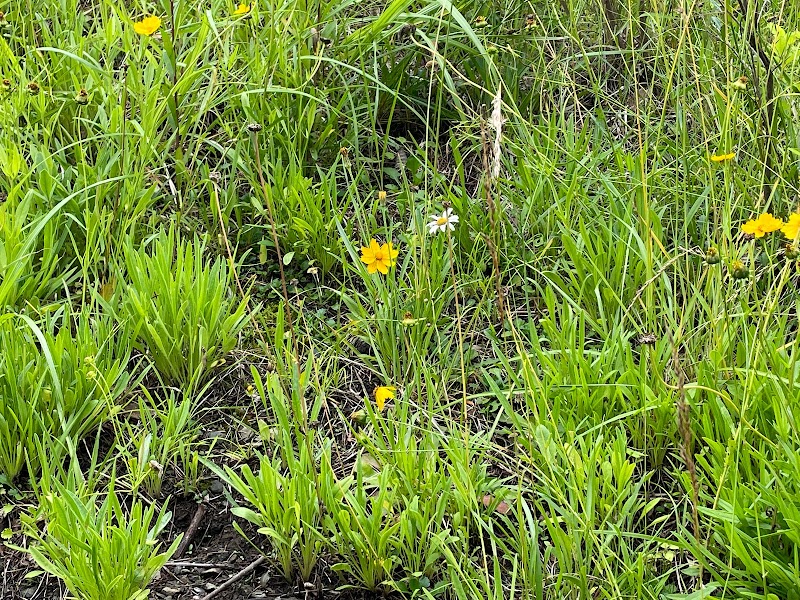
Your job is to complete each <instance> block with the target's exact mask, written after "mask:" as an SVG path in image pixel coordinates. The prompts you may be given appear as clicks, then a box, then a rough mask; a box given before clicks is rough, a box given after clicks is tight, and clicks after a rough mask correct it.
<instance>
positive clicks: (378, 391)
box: [375, 385, 397, 411]
mask: <svg viewBox="0 0 800 600" xmlns="http://www.w3.org/2000/svg"><path fill="white" fill-rule="evenodd" d="M396 391H397V388H395V387H394V386H393V385H382V386H379V387H376V388H375V404H376V405H377V406H378V410H379V411H383V407H384V406H386V401H387V400H392V399H394V394H395V392H396Z"/></svg>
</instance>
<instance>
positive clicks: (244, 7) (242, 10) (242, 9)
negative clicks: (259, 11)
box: [233, 4, 250, 16]
mask: <svg viewBox="0 0 800 600" xmlns="http://www.w3.org/2000/svg"><path fill="white" fill-rule="evenodd" d="M249 12H250V5H249V4H240V5H239V6H237V7H236V10H235V11H233V14H234V15H237V16H238V15H246V14H247V13H249Z"/></svg>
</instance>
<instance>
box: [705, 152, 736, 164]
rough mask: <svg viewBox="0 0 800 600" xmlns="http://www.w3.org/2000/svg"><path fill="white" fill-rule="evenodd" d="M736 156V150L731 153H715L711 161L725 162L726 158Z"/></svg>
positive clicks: (729, 158)
mask: <svg viewBox="0 0 800 600" xmlns="http://www.w3.org/2000/svg"><path fill="white" fill-rule="evenodd" d="M734 156H736V153H735V152H731V153H730V154H714V155H713V156H712V157H711V162H715V163H721V162H725V161H726V160H731V159H732V158H733V157H734Z"/></svg>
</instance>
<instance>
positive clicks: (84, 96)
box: [75, 88, 89, 106]
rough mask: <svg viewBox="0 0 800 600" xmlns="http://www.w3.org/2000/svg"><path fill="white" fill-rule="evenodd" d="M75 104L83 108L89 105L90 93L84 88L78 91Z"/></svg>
mask: <svg viewBox="0 0 800 600" xmlns="http://www.w3.org/2000/svg"><path fill="white" fill-rule="evenodd" d="M75 102H76V103H77V104H80V105H81V106H84V105H86V104H89V92H87V91H86V90H85V89H83V88H81V89H80V90H78V93H77V94H76V95H75Z"/></svg>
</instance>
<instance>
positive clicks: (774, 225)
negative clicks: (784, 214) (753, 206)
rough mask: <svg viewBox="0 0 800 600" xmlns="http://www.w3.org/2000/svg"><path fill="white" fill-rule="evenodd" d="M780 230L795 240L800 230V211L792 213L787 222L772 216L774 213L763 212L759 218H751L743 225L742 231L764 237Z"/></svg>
mask: <svg viewBox="0 0 800 600" xmlns="http://www.w3.org/2000/svg"><path fill="white" fill-rule="evenodd" d="M778 230H780V232H781V233H782V234H783V235H784V236H786V237H787V238H788V239H790V240H795V239H796V238H797V234H798V232H800V213H794V214H792V215H790V216H789V220H788V221H786V222H785V223H784V222H783V221H782V220H781V219H779V218H777V217H774V216H772V213H763V214H761V215H759V216H758V218H756V219H751V220H749V221H747V223H745V224H744V225H742V233H746V234H748V235H752V236H753V237H756V238H762V237H764V236H765V235H767V234H768V233H772V232H773V231H778Z"/></svg>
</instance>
